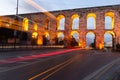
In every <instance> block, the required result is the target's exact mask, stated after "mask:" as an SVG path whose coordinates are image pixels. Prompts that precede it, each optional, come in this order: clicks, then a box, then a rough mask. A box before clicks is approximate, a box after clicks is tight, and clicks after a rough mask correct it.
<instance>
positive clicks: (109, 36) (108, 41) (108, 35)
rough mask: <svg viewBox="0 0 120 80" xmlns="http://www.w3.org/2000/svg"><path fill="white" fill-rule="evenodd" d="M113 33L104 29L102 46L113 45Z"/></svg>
mask: <svg viewBox="0 0 120 80" xmlns="http://www.w3.org/2000/svg"><path fill="white" fill-rule="evenodd" d="M114 39H115V33H114V32H113V31H106V32H105V34H104V47H113V46H114Z"/></svg>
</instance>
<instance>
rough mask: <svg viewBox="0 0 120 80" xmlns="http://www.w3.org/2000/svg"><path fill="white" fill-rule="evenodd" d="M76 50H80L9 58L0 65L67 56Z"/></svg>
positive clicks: (1, 61) (0, 62) (0, 61)
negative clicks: (66, 54) (61, 55)
mask: <svg viewBox="0 0 120 80" xmlns="http://www.w3.org/2000/svg"><path fill="white" fill-rule="evenodd" d="M75 50H79V49H68V50H62V51H57V52H50V53H40V54H36V55H30V56H22V57H17V58H9V59H5V60H0V65H1V64H8V63H15V62H21V61H27V60H33V59H38V58H43V57H50V56H55V55H60V54H65V53H68V52H71V51H75Z"/></svg>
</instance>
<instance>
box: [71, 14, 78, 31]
mask: <svg viewBox="0 0 120 80" xmlns="http://www.w3.org/2000/svg"><path fill="white" fill-rule="evenodd" d="M71 19H72V30H74V29H79V15H78V14H73V15H72V17H71Z"/></svg>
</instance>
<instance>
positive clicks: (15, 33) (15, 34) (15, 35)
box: [14, 0, 19, 48]
mask: <svg viewBox="0 0 120 80" xmlns="http://www.w3.org/2000/svg"><path fill="white" fill-rule="evenodd" d="M18 5H19V0H17V7H16V15H15V20H17V22H18ZM18 26H19V25H18ZM16 37H17V30H16V28H15V30H14V40H15V42H14V48H16V47H15V46H16Z"/></svg>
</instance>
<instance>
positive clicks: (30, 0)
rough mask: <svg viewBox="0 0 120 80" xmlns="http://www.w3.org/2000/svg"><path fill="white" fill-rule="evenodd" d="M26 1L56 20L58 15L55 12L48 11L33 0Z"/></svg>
mask: <svg viewBox="0 0 120 80" xmlns="http://www.w3.org/2000/svg"><path fill="white" fill-rule="evenodd" d="M26 2H27V3H28V4H30V5H32V6H33V7H35V8H36V9H38V10H40V11H42V12H43V13H44V14H45V15H47V16H49V17H51V18H52V19H54V20H56V17H55V16H54V15H53V14H51V13H50V12H48V11H47V10H45V9H44V8H42V7H41V6H40V5H38V4H37V3H35V2H34V1H33V0H26Z"/></svg>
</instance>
